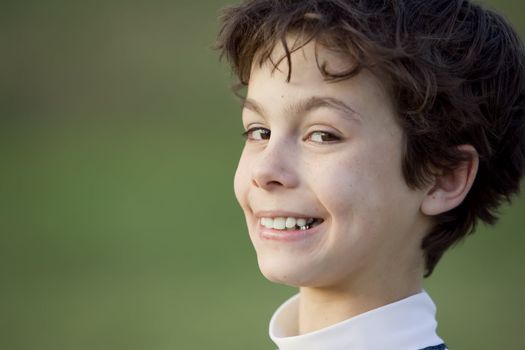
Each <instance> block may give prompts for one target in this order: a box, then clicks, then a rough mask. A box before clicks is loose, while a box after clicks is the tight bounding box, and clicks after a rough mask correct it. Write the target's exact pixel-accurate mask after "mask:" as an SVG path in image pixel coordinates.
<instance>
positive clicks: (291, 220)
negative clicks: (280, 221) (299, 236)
mask: <svg viewBox="0 0 525 350" xmlns="http://www.w3.org/2000/svg"><path fill="white" fill-rule="evenodd" d="M295 223H296V220H295V218H286V223H285V226H286V228H292V227H295Z"/></svg>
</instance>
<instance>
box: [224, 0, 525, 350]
mask: <svg viewBox="0 0 525 350" xmlns="http://www.w3.org/2000/svg"><path fill="white" fill-rule="evenodd" d="M219 47H220V48H221V49H222V50H223V53H224V54H225V55H226V56H227V57H228V59H229V60H230V62H231V64H232V67H233V69H234V71H235V72H236V73H237V75H238V77H239V79H240V81H241V82H242V83H243V84H244V85H247V87H248V89H247V94H246V97H245V99H244V102H243V112H242V121H243V125H244V128H245V130H246V131H245V136H246V144H245V147H244V150H243V153H242V155H241V159H240V161H239V165H238V168H237V172H236V175H235V181H234V183H235V186H234V187H235V194H236V197H237V200H238V201H239V203H240V205H241V208H242V209H243V211H244V214H245V217H246V222H247V226H248V231H249V234H250V238H251V240H252V243H253V245H254V247H255V250H256V253H257V259H258V263H259V267H260V269H261V272H262V273H263V274H264V275H265V276H266V277H267V278H268V279H269V280H271V281H273V282H277V283H283V284H286V285H291V286H297V287H299V294H298V295H297V296H295V297H293V298H291V299H290V300H288V301H287V302H285V303H284V304H283V305H282V306H281V307H280V308H279V309H278V310H277V311H276V313H275V314H274V316H273V317H272V320H271V322H270V336H271V338H272V340H273V341H274V342H275V343H276V344H277V345H278V346H279V348H280V349H282V350H286V349H290V350H293V349H300V350H308V349H323V350H331V349H348V350H375V349H378V350H379V349H381V350H384V349H395V350H419V349H445V345H444V342H443V341H442V340H441V339H440V338H439V337H438V336H437V334H436V325H437V323H436V321H435V307H434V304H433V303H432V301H431V299H430V298H429V296H428V295H427V294H426V293H425V292H424V291H422V280H423V277H424V276H429V275H430V274H431V273H432V271H433V269H434V267H435V265H436V263H437V262H438V261H439V259H440V258H441V256H442V254H443V253H444V252H445V251H446V249H447V248H449V247H450V246H451V245H453V244H454V243H456V242H457V241H458V240H460V239H462V238H463V237H465V236H466V235H467V234H469V233H470V232H471V231H472V229H473V228H474V226H475V224H476V222H477V221H478V220H482V221H484V222H487V223H494V222H495V220H496V217H495V210H496V208H497V207H498V206H499V204H500V203H501V202H502V201H503V200H505V199H510V197H511V196H512V195H513V194H515V193H517V192H518V190H519V185H520V179H521V177H522V174H523V170H524V163H525V161H524V159H525V141H524V139H525V69H524V64H525V63H524V62H525V60H524V58H525V56H524V49H523V46H522V44H521V42H520V40H519V38H518V36H517V35H516V34H515V32H514V31H513V30H512V29H511V28H510V26H509V25H508V24H506V22H505V21H504V20H503V19H502V18H501V17H500V16H498V15H497V14H495V13H493V12H491V11H488V10H486V9H483V8H481V7H480V6H478V5H475V4H472V3H471V2H469V1H443V0H440V1H438V0H425V1H421V0H419V1H415V0H411V1H410V0H407V1H400V0H398V1H394V0H392V1H341V0H339V1H338V0H333V1H326V0H325V1H320V0H319V1H314V0H309V1H270V0H253V1H247V2H244V3H242V4H241V5H237V6H234V7H230V8H228V9H227V10H226V11H225V15H224V17H223V27H222V29H221V32H220V35H219Z"/></svg>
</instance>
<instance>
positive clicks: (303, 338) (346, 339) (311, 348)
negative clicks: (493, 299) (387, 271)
mask: <svg viewBox="0 0 525 350" xmlns="http://www.w3.org/2000/svg"><path fill="white" fill-rule="evenodd" d="M435 315H436V306H435V305H434V303H433V302H432V299H430V297H429V296H428V294H427V293H426V292H424V291H423V292H421V293H418V294H415V295H412V296H410V297H408V298H405V299H402V300H399V301H396V302H394V303H391V304H388V305H385V306H382V307H379V308H377V309H373V310H370V311H368V312H365V313H363V314H360V315H357V316H355V317H352V318H349V319H347V320H345V321H342V322H339V323H337V324H334V325H332V326H329V327H327V328H323V329H320V330H318V331H315V332H311V333H306V334H302V335H296V334H297V333H296V332H297V329H298V327H297V323H298V316H299V295H295V296H293V297H292V298H290V299H289V300H287V301H286V302H285V303H284V304H282V305H281V306H280V307H279V308H278V309H277V311H276V312H275V313H274V315H273V317H272V319H271V321H270V338H271V339H272V340H273V342H274V343H275V344H277V346H278V347H279V350H343V349H344V350H389V349H391V350H446V347H445V345H444V344H443V340H441V338H439V337H438V336H437V334H436V328H437V321H436V317H435Z"/></svg>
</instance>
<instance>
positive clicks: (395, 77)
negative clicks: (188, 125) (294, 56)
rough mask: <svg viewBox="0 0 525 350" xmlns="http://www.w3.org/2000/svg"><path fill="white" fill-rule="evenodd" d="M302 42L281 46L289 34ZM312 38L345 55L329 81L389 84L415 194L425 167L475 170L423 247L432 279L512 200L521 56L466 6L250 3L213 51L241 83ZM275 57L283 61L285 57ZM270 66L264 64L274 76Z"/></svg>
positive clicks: (225, 24) (506, 31)
mask: <svg viewBox="0 0 525 350" xmlns="http://www.w3.org/2000/svg"><path fill="white" fill-rule="evenodd" d="M290 33H294V34H299V37H300V38H302V40H301V41H299V42H296V43H295V44H293V45H292V46H291V47H290V46H289V44H288V42H287V40H286V37H287V36H288V35H289V34H290ZM311 40H315V41H316V42H318V43H320V44H322V45H323V46H325V47H327V48H328V49H331V50H334V51H336V52H338V53H342V54H343V55H345V56H346V57H348V58H349V62H351V63H352V67H351V68H350V69H348V70H345V71H342V72H329V71H327V69H326V65H325V64H324V63H322V62H318V66H319V69H320V71H321V72H322V74H323V76H324V77H325V79H326V80H328V81H329V80H341V79H350V78H351V77H352V76H354V75H356V74H358V73H359V71H360V70H362V69H369V70H371V71H372V72H374V73H375V74H378V75H379V76H380V77H381V78H382V79H383V80H384V81H387V82H388V84H387V85H388V90H389V91H390V93H391V95H392V97H393V100H394V103H396V106H395V107H396V109H397V117H398V122H399V124H400V125H401V127H402V129H403V131H404V145H403V147H404V148H403V163H402V169H403V176H404V178H405V181H406V183H407V184H408V186H410V187H412V188H421V187H422V186H423V185H425V184H427V183H428V181H429V180H430V179H431V177H432V175H433V170H434V169H442V170H445V171H446V170H450V169H453V168H454V167H456V166H457V165H458V164H459V163H460V162H462V161H464V160H465V159H466V155H465V154H464V153H462V151H461V149H459V148H458V147H457V146H458V145H461V144H470V145H472V146H473V147H474V148H475V149H476V150H477V152H478V154H479V169H478V173H477V176H476V178H475V180H474V184H473V186H472V188H471V190H470V191H469V193H468V194H467V196H466V198H465V199H464V201H463V202H462V203H461V204H460V205H459V206H457V207H456V208H454V209H452V210H449V211H448V212H445V213H442V214H440V215H437V216H436V217H435V224H434V226H433V228H432V230H431V231H430V232H428V233H427V234H426V236H425V238H424V239H423V241H422V246H421V247H422V249H423V251H424V254H425V262H426V273H425V277H427V276H429V275H430V274H431V273H432V272H433V270H434V268H435V266H436V264H437V263H438V261H439V260H440V258H441V257H442V255H443V253H444V252H445V251H446V250H447V249H448V248H449V247H451V246H452V245H453V244H455V243H456V242H458V241H459V240H461V239H462V238H464V237H465V236H467V235H469V234H471V233H472V232H473V231H474V228H475V226H476V223H477V222H478V220H481V221H483V222H485V223H488V224H494V223H495V222H496V220H497V208H498V207H499V206H500V204H501V203H502V202H504V201H510V200H511V198H512V196H513V195H514V194H516V193H518V192H519V189H520V180H521V178H522V175H523V172H524V170H525V169H524V168H525V50H524V47H523V44H522V42H521V41H520V39H519V36H518V35H517V34H516V32H515V31H514V30H513V29H512V27H511V26H510V25H509V24H508V23H507V21H506V20H505V19H504V18H503V17H501V16H500V15H498V14H497V13H495V12H493V11H491V10H489V9H486V8H483V7H481V6H480V5H477V4H473V3H472V2H470V1H468V0H375V1H370V0H368V1H360V0H304V1H293V0H250V1H245V2H243V3H242V4H240V5H235V6H231V7H228V8H226V9H224V13H223V16H222V27H221V30H220V32H219V35H218V42H217V47H218V48H219V50H221V53H222V55H224V56H226V57H227V59H228V61H229V62H230V64H231V66H232V69H233V71H234V72H235V73H236V75H237V77H238V78H239V80H240V83H241V84H243V85H247V84H248V82H249V78H250V71H251V67H252V65H254V64H259V65H262V64H263V63H264V62H266V61H267V60H269V59H270V60H271V57H270V56H271V53H272V51H273V48H274V47H275V45H278V44H281V45H283V47H284V50H285V53H286V54H285V56H284V57H283V58H282V59H287V62H288V80H289V79H290V76H291V71H292V66H291V59H290V54H291V52H293V51H294V50H297V49H299V48H301V47H302V46H304V45H306V44H307V43H308V42H310V41H311ZM282 59H281V60H282ZM279 63H280V61H279V62H273V64H274V66H275V67H276V66H277V65H278V64H279Z"/></svg>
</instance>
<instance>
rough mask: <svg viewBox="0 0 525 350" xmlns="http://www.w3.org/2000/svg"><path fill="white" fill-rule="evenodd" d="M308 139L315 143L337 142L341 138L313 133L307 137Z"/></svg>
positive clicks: (319, 132) (325, 133) (326, 133)
mask: <svg viewBox="0 0 525 350" xmlns="http://www.w3.org/2000/svg"><path fill="white" fill-rule="evenodd" d="M308 139H309V140H310V141H312V142H316V143H326V142H335V141H339V140H340V139H341V138H340V137H338V136H336V135H334V134H331V133H329V132H326V131H314V132H312V133H311V134H310V135H308Z"/></svg>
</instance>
